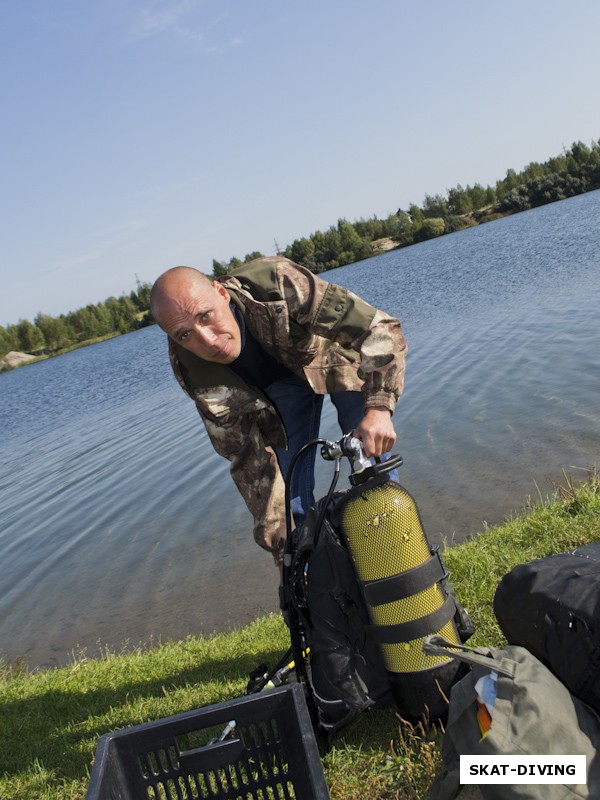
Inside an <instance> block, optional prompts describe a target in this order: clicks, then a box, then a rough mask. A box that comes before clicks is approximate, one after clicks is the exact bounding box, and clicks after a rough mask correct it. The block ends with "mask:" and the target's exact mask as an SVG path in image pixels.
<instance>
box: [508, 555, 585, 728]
mask: <svg viewBox="0 0 600 800" xmlns="http://www.w3.org/2000/svg"><path fill="white" fill-rule="evenodd" d="M494 613H495V615H496V618H497V620H498V623H499V625H500V628H501V630H502V633H503V634H504V635H505V636H506V638H507V640H508V642H509V643H510V644H516V645H521V646H522V647H526V648H527V649H528V650H529V651H530V652H531V653H532V654H533V655H534V656H536V657H537V658H538V659H539V660H540V661H542V662H543V663H544V664H545V665H546V666H547V667H548V668H549V669H550V670H551V671H552V672H553V673H554V674H555V675H556V677H557V678H558V679H559V680H560V681H562V683H564V684H565V686H566V687H567V688H568V689H569V691H571V692H572V693H573V694H574V695H575V696H576V697H578V698H579V699H580V700H582V701H583V702H584V703H587V704H588V705H589V706H591V707H592V708H593V709H594V710H595V711H596V712H598V713H600V542H594V543H593V544H590V545H586V546H585V547H579V548H577V549H576V550H571V551H569V552H567V553H559V554H557V555H552V556H547V557H546V558H540V559H537V560H536V561H531V562H529V563H527V564H520V565H519V566H517V567H515V568H514V569H513V570H511V571H510V572H509V573H507V574H506V575H505V576H504V577H503V578H502V580H501V581H500V584H499V585H498V588H497V589H496V594H495V596H494Z"/></svg>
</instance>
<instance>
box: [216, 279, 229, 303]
mask: <svg viewBox="0 0 600 800" xmlns="http://www.w3.org/2000/svg"><path fill="white" fill-rule="evenodd" d="M212 285H213V288H214V289H216V290H217V292H218V293H219V294H220V295H221V297H223V298H224V299H226V300H227V302H229V292H228V291H227V289H226V288H225V287H224V286H223V284H222V283H221V282H220V281H212Z"/></svg>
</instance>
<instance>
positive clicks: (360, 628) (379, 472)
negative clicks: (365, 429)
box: [282, 436, 474, 733]
mask: <svg viewBox="0 0 600 800" xmlns="http://www.w3.org/2000/svg"><path fill="white" fill-rule="evenodd" d="M318 442H319V443H321V444H322V445H323V446H322V449H321V455H322V456H323V457H324V458H326V459H330V460H335V461H336V478H334V482H333V483H332V487H331V488H330V491H329V494H328V495H327V497H326V498H324V499H322V500H321V501H319V503H317V504H316V506H315V508H314V509H311V512H310V513H309V515H308V516H307V519H306V521H305V523H304V525H303V526H302V527H301V528H300V530H299V531H298V532H297V533H296V536H295V537H294V540H293V541H294V544H293V546H292V547H291V548H289V552H288V553H286V559H287V568H286V569H285V570H284V575H285V576H286V577H285V579H284V589H283V594H282V597H283V598H284V601H283V603H282V605H283V606H284V607H286V606H288V607H289V608H290V610H291V612H292V613H290V615H289V617H290V632H291V634H292V645H293V646H294V640H296V643H295V649H296V651H297V652H296V653H295V655H296V658H297V662H298V657H299V658H300V661H301V662H302V665H301V669H300V670H299V671H298V675H299V678H300V680H301V681H302V680H304V681H305V682H306V684H307V693H308V694H311V695H312V697H310V698H309V699H311V701H312V703H313V705H314V708H315V709H316V715H317V716H318V723H319V726H320V728H321V729H322V730H324V731H325V732H327V733H332V732H335V731H336V730H338V729H339V728H340V727H342V726H343V725H344V724H346V723H347V722H349V721H350V720H351V719H353V718H354V717H355V716H356V715H357V714H358V713H360V712H361V711H363V710H365V709H367V708H369V707H372V706H373V705H376V704H377V705H384V704H386V703H389V702H391V701H392V699H393V700H394V701H395V702H396V705H397V706H398V710H399V711H400V714H401V716H403V717H404V718H405V719H407V720H409V721H418V720H421V719H422V718H423V716H424V715H426V716H428V717H429V718H430V719H437V718H442V719H443V718H444V717H445V715H446V712H447V699H446V697H447V696H448V694H449V690H450V687H451V685H452V684H453V683H454V682H455V681H456V680H458V678H460V677H461V675H462V670H461V668H460V666H459V665H458V663H457V662H456V661H454V660H453V659H450V658H444V657H439V656H427V655H425V654H424V653H423V650H422V643H423V641H424V639H425V637H427V636H429V635H431V634H433V633H438V632H440V633H441V634H442V635H443V636H444V637H445V638H446V639H448V640H449V641H451V642H456V643H457V644H458V643H459V642H464V641H466V640H467V639H468V638H469V637H470V636H471V634H472V633H473V631H474V626H473V624H472V622H471V619H470V617H469V615H468V614H467V612H466V611H465V610H464V609H463V608H462V606H461V605H460V603H458V601H457V599H456V596H455V595H454V592H453V591H452V589H451V587H450V585H449V583H448V580H447V577H448V576H447V572H446V570H445V568H444V565H443V562H442V560H441V557H440V555H439V552H438V551H437V550H435V549H433V548H432V547H431V546H430V544H429V542H428V540H427V537H426V535H425V532H424V530H423V526H422V524H421V520H420V515H419V512H418V509H417V506H416V504H415V502H414V500H413V499H412V497H411V496H410V494H409V493H408V492H407V491H406V490H405V489H404V488H403V487H402V486H400V484H398V483H397V482H396V481H394V480H391V478H390V476H389V472H390V471H391V470H392V469H393V468H394V467H396V466H399V464H401V463H402V459H401V458H400V457H399V456H393V457H392V458H391V459H390V460H389V461H385V462H381V463H379V464H374V465H373V464H371V462H370V460H368V459H364V457H363V456H362V450H361V443H360V441H359V440H358V439H356V438H354V437H350V436H346V437H344V438H343V439H341V440H340V441H339V442H326V441H324V440H318ZM342 455H343V456H347V457H348V458H349V459H350V461H351V463H352V465H353V470H354V471H353V473H352V475H351V476H350V482H351V484H352V487H351V488H350V489H348V490H347V491H346V492H338V493H335V494H334V493H333V489H334V487H335V481H336V479H337V474H338V471H339V460H340V458H341V456H342ZM307 649H310V656H309V657H307V658H304V659H303V658H302V656H301V652H306V650H307ZM459 673H460V674H459Z"/></svg>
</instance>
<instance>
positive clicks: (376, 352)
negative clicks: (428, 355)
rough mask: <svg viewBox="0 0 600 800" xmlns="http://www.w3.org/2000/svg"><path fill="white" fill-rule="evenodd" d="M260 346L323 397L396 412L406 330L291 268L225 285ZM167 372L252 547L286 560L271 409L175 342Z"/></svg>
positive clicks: (275, 419)
mask: <svg viewBox="0 0 600 800" xmlns="http://www.w3.org/2000/svg"><path fill="white" fill-rule="evenodd" d="M220 280H221V282H222V283H223V285H224V286H225V287H226V288H227V290H228V292H229V294H230V296H231V300H232V302H233V303H234V304H235V305H236V306H237V308H239V309H240V310H241V312H242V314H243V315H244V320H245V323H246V325H247V326H248V328H249V329H250V331H251V332H252V334H253V335H254V337H255V338H256V339H257V341H259V342H260V343H261V345H262V347H263V348H264V349H265V350H266V351H267V352H269V353H271V354H272V355H274V356H275V357H276V358H277V359H278V360H279V361H281V362H282V363H283V364H285V366H286V367H288V369H290V370H291V371H292V372H294V373H296V374H297V375H299V376H301V377H302V378H304V379H305V380H306V381H307V382H308V383H309V384H310V386H311V387H312V389H313V390H314V391H315V392H316V393H317V394H330V393H332V392H337V391H346V390H357V391H361V392H362V394H363V398H364V404H365V408H367V407H369V406H384V407H386V408H388V409H389V410H390V411H392V412H393V410H394V407H395V404H396V401H397V400H398V397H399V396H400V394H401V392H402V389H403V383H404V366H405V360H406V343H405V340H404V336H403V334H402V329H401V327H400V322H399V321H398V320H397V319H394V318H393V317H390V316H388V315H386V314H384V313H383V312H382V311H378V310H377V309H375V308H373V306H370V305H368V303H365V302H364V300H361V299H360V298H359V297H357V296H356V295H355V294H353V293H352V292H350V291H348V290H347V289H344V288H342V287H340V286H337V285H335V284H332V283H328V282H326V281H324V280H322V279H321V278H319V277H317V276H316V275H313V274H312V273H311V272H310V271H309V270H307V269H305V268H304V267H301V266H299V265H297V264H294V263H293V262H292V261H290V260H289V259H286V258H283V257H279V256H274V257H270V258H261V259H257V260H256V261H252V262H250V263H249V264H246V265H244V266H243V267H240V268H239V269H237V270H235V271H233V272H232V273H229V274H228V275H226V276H224V277H223V278H221V279H220ZM169 355H170V359H171V366H172V368H173V372H174V373H175V376H176V378H177V380H178V381H179V383H180V385H181V387H182V388H183V390H184V391H185V392H186V393H187V394H188V395H189V396H190V397H191V398H192V399H193V400H194V402H195V404H196V407H197V409H198V411H199V413H200V416H201V417H202V420H203V422H204V425H205V427H206V431H207V433H208V436H209V438H210V440H211V442H212V444H213V446H214V448H215V450H216V451H217V452H218V453H219V454H220V455H222V456H224V457H225V458H227V459H228V460H229V461H230V463H231V475H232V477H233V479H234V481H235V483H236V485H237V487H238V489H239V491H240V493H241V494H242V497H243V498H244V501H245V502H246V505H247V506H248V509H249V510H250V512H251V513H252V516H253V518H254V538H255V540H256V542H257V543H258V544H259V545H260V546H261V547H264V548H265V549H267V550H270V551H271V552H273V555H274V557H275V560H276V562H278V560H279V559H280V556H281V552H282V547H283V540H282V539H281V538H280V537H281V533H280V532H281V528H282V521H283V520H284V519H285V504H284V484H283V478H282V476H281V472H280V470H279V467H278V463H277V458H276V455H275V452H274V450H273V445H279V446H286V438H285V431H284V430H283V426H282V424H281V420H280V418H279V416H278V414H277V412H276V411H275V409H274V407H273V405H272V404H271V403H270V402H269V400H268V399H267V397H266V396H265V395H264V394H263V392H261V391H260V390H259V389H256V388H255V387H252V386H249V385H247V384H246V383H244V381H243V380H242V379H241V378H240V377H239V376H237V375H236V374H235V373H234V372H233V371H232V370H231V369H229V367H227V366H224V365H221V364H215V363H211V362H208V361H204V360H203V359H201V358H199V357H198V356H195V355H193V354H192V353H190V352H189V351H188V350H186V349H185V348H183V347H182V346H181V345H179V344H177V343H175V342H174V341H172V340H171V339H169Z"/></svg>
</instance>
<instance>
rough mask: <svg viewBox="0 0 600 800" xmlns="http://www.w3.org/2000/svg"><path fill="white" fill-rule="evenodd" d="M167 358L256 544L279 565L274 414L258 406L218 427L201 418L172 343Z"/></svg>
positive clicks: (281, 532)
mask: <svg viewBox="0 0 600 800" xmlns="http://www.w3.org/2000/svg"><path fill="white" fill-rule="evenodd" d="M169 359H170V361H171V368H172V370H173V374H174V375H175V378H176V379H177V382H178V383H179V385H180V386H181V388H182V389H183V391H184V392H185V393H186V394H187V395H188V397H190V398H191V399H192V400H194V402H195V404H196V409H197V410H198V413H199V414H200V418H201V419H202V421H203V423H204V427H205V429H206V432H207V434H208V438H209V439H210V441H211V444H212V446H213V447H214V449H215V451H216V452H217V453H218V454H219V455H220V456H223V457H224V458H226V459H227V460H228V461H229V463H230V473H231V477H232V478H233V480H234V483H235V485H236V486H237V488H238V491H239V492H240V494H241V495H242V498H243V500H244V502H245V503H246V506H247V508H248V510H249V511H250V513H251V514H252V517H253V520H254V528H253V535H254V541H255V542H256V543H257V544H258V545H259V546H260V547H262V548H263V549H265V550H268V551H269V552H271V553H272V554H273V558H274V559H275V563H276V564H277V565H279V564H280V563H281V561H282V559H283V548H284V543H285V487H284V483H283V478H282V476H281V471H280V470H279V464H278V461H277V456H276V455H275V451H274V450H273V448H272V447H271V446H270V445H268V444H267V443H266V440H265V439H266V437H267V438H269V440H273V439H274V438H275V434H274V430H273V419H272V416H273V412H272V411H271V410H270V409H269V407H268V406H267V405H265V404H261V406H260V407H256V406H255V407H254V408H253V409H252V410H251V411H247V412H246V413H241V414H238V413H235V414H232V415H231V416H230V417H229V418H228V419H227V420H224V421H221V422H220V423H219V424H217V423H216V422H215V421H213V420H212V419H210V418H209V417H207V416H206V414H203V412H202V409H201V407H200V404H199V403H198V402H196V398H195V397H194V392H193V391H190V389H189V387H188V386H187V384H186V382H185V378H184V377H183V373H182V370H181V365H180V363H179V359H178V357H177V353H176V351H175V347H174V346H173V342H172V341H171V340H169ZM265 431H267V432H269V433H268V434H265ZM282 444H283V442H282Z"/></svg>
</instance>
